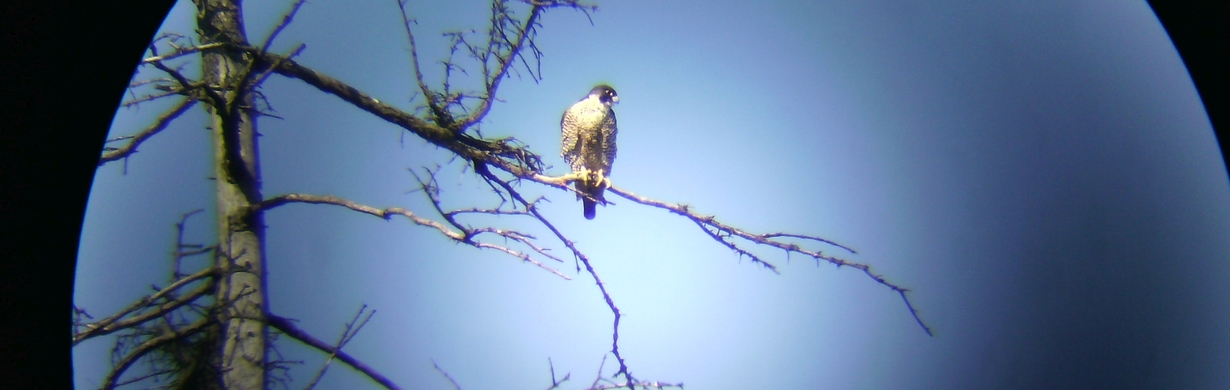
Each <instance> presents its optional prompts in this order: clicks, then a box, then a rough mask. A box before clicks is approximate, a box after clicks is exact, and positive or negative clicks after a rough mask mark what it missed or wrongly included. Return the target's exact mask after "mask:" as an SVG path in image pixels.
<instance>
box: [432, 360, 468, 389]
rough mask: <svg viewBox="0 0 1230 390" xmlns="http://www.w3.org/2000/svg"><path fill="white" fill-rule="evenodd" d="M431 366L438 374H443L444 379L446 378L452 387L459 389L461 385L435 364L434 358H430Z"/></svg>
mask: <svg viewBox="0 0 1230 390" xmlns="http://www.w3.org/2000/svg"><path fill="white" fill-rule="evenodd" d="M431 366H432V367H433V368H435V369H436V372H439V373H440V375H444V379H448V382H449V383H452V384H453V389H455V390H461V385H459V384H457V381H456V380H455V379H453V377H452V376H451V375H449V374H448V372H446V371H444V369H443V368H440V365H439V364H436V359H431Z"/></svg>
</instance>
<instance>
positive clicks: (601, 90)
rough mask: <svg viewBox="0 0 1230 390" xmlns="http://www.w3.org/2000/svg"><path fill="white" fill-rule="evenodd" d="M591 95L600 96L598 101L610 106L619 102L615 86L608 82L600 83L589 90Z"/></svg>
mask: <svg viewBox="0 0 1230 390" xmlns="http://www.w3.org/2000/svg"><path fill="white" fill-rule="evenodd" d="M589 96H590V97H594V98H598V101H600V102H602V104H605V105H607V106H608V107H610V106H612V105H614V104H615V103H619V94H617V93H615V88H611V86H609V85H606V84H598V86H595V87H594V89H591V90H589Z"/></svg>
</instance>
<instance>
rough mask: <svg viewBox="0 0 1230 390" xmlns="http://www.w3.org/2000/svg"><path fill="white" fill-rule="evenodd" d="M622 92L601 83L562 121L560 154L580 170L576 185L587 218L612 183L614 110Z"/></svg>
mask: <svg viewBox="0 0 1230 390" xmlns="http://www.w3.org/2000/svg"><path fill="white" fill-rule="evenodd" d="M615 103H619V95H617V94H615V89H614V88H611V87H610V86H609V85H605V84H599V85H598V86H596V87H594V89H591V90H589V95H586V96H585V98H584V99H581V101H579V102H577V103H576V104H573V105H572V107H569V108H568V111H565V112H564V117H563V118H561V119H560V121H559V127H560V130H561V131H560V132H561V137H560V138H561V140H560V156H563V157H564V161H566V162H568V165H570V166H571V167H572V172H573V173H574V174H578V179H577V180H576V181H574V182H573V183H574V186H575V187H576V190H577V192H578V193H580V194H585V195H588V196H581V195H577V199H580V200H581V202H582V203H583V204H584V207H585V219H594V213H595V211H596V210H595V206H596V204H597V203H596V201H601V202H605V201H606V200H605V199H603V198H602V192H603V190H605V189H606V187H607V186H608V185H609V184H610V181H609V180H607V178H606V177H607V176H608V175H610V174H611V163H614V162H615V133H616V132H617V130H616V128H615V110H612V109H611V106H612V105H614V104H615Z"/></svg>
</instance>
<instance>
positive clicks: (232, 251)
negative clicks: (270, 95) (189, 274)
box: [196, 0, 268, 389]
mask: <svg viewBox="0 0 1230 390" xmlns="http://www.w3.org/2000/svg"><path fill="white" fill-rule="evenodd" d="M196 5H197V26H198V28H199V29H200V34H201V36H200V39H201V43H203V44H209V43H215V42H219V43H227V44H228V45H222V46H219V47H217V48H214V49H210V50H207V51H204V52H203V53H202V59H203V61H202V75H203V76H204V79H205V80H204V81H205V85H207V86H208V89H209V90H208V91H206V95H207V100H208V103H209V104H208V111H209V114H210V116H211V130H212V133H213V139H214V171H215V175H216V176H215V177H216V180H215V181H216V183H217V202H218V204H217V207H218V209H217V212H218V238H219V244H220V245H219V256H218V257H217V258H218V267H219V269H221V270H222V277H221V282H220V283H219V287H218V305H219V308H218V309H219V310H217V315H218V321H219V323H221V324H222V335H221V336H222V337H221V341H220V346H219V347H220V348H221V351H220V352H221V359H220V360H221V361H220V363H221V365H222V367H220V368H221V370H220V371H221V373H222V382H223V384H224V386H225V387H226V388H230V389H260V388H263V387H264V386H265V365H266V362H265V350H266V347H267V339H268V337H267V336H268V334H267V328H266V327H265V325H264V319H265V318H266V313H268V307H267V305H266V289H265V287H266V286H265V282H264V281H265V277H264V272H265V256H264V255H265V253H264V245H263V243H264V235H265V234H264V233H265V227H264V223H263V221H262V217H261V213H249V212H248V210H249V206H250V205H252V204H254V203H258V202H260V200H261V181H260V164H259V156H258V155H257V150H258V148H257V145H256V142H257V141H256V138H257V137H256V122H255V119H256V115H257V113H256V112H255V111H254V110H253V98H252V94H251V93H250V92H251V91H250V90H249V86H248V85H247V84H248V80H249V76H250V74H251V73H252V71H253V67H254V63H253V59H252V56H250V55H247V54H245V53H244V52H242V51H240V50H236V49H235V47H241V46H245V45H247V39H246V37H245V33H244V28H243V15H242V13H241V6H240V4H239V1H237V0H235V1H232V0H196Z"/></svg>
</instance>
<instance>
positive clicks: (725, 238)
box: [607, 186, 933, 336]
mask: <svg viewBox="0 0 1230 390" xmlns="http://www.w3.org/2000/svg"><path fill="white" fill-rule="evenodd" d="M607 190H609V191H611V192H614V193H616V194H618V195H619V196H622V197H624V198H627V199H628V200H631V201H633V202H636V203H640V204H643V205H646V206H653V207H657V208H660V209H663V210H667V211H670V212H672V213H675V214H678V215H681V216H683V217H685V218H688V219H689V220H692V222H695V223H696V224H697V225H699V226H700V227H701V229H702V230H704V231H705V233H707V234H709V236H710V237H712V238H713V239H714V240H717V241H718V242H720V243H722V244H723V245H726V246H727V247H729V248H731V249H732V250H734V251H735V252H736V253H738V254H740V255H743V256H748V257H750V258H751V259H752V261H753V262H756V263H758V264H761V265H763V266H765V268H768V269H770V270H772V271H773V272H777V267H775V266H773V265H772V264H769V263H768V262H765V261H764V260H761V259H760V258H759V257H757V256H756V255H754V254H752V253H751V252H748V251H747V250H745V249H743V248H742V247H740V246H738V245H737V244H736V243H735V242H733V241H731V240H729V238H730V237H739V238H743V239H745V240H748V241H751V242H753V243H755V244H758V245H765V246H770V247H774V248H777V249H781V250H783V251H786V253H799V254H803V255H806V256H808V257H811V258H813V259H815V260H816V264H817V265H819V264H820V261H821V260H823V261H826V262H828V263H830V264H833V265H836V266H837V267H838V268H840V267H842V266H846V267H851V268H856V269H858V270H860V271H863V273H864V274H867V276H868V277H870V278H871V279H872V280H874V281H876V283H879V284H881V285H884V286H885V287H888V288H889V289H892V290H893V291H894V292H897V293H898V294H900V295H901V300H903V301H905V306H906V308H908V309H910V315H912V316H914V321H916V322H918V326H920V327H922V329H923V331H924V332H927V335H928V336H933V334H932V333H931V328H929V327H927V325H926V324H925V323H923V320H922V318H920V317H919V316H918V311H917V310H915V309H914V305H913V304H912V303H911V302H910V298H909V297H908V296H906V292H909V291H910V290H908V289H906V288H903V287H901V286H898V285H896V284H894V283H892V282H889V281H888V280H887V279H884V277H883V276H881V275H876V274H874V273H872V272H871V266H869V265H866V264H862V263H855V262H852V261H849V260H844V259H841V258H837V257H833V256H829V255H825V254H824V253H822V252H821V251H818V250H817V251H813V250H808V249H804V248H802V247H800V246H798V245H797V244H794V243H787V242H783V241H779V240H775V238H779V237H788V238H801V239H806V240H812V241H817V242H822V243H826V244H830V245H833V246H836V247H838V248H841V249H844V250H847V251H849V252H851V253H854V250H853V249H850V248H849V247H846V246H843V245H839V244H837V243H834V242H832V241H830V240H826V239H824V238H820V237H815V236H806V235H801V234H791V233H769V234H752V233H748V232H746V231H744V230H742V229H738V228H735V227H733V226H730V225H727V224H724V223H721V222H719V221H718V220H717V219H716V218H715V217H714V216H712V215H700V214H697V213H695V212H692V211H691V210H689V209H688V206H685V205H678V204H672V203H666V202H662V201H658V200H653V199H649V198H645V197H642V196H639V195H636V194H633V193H631V192H628V191H625V190H623V189H620V188H616V187H613V186H612V187H609V188H607Z"/></svg>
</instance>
